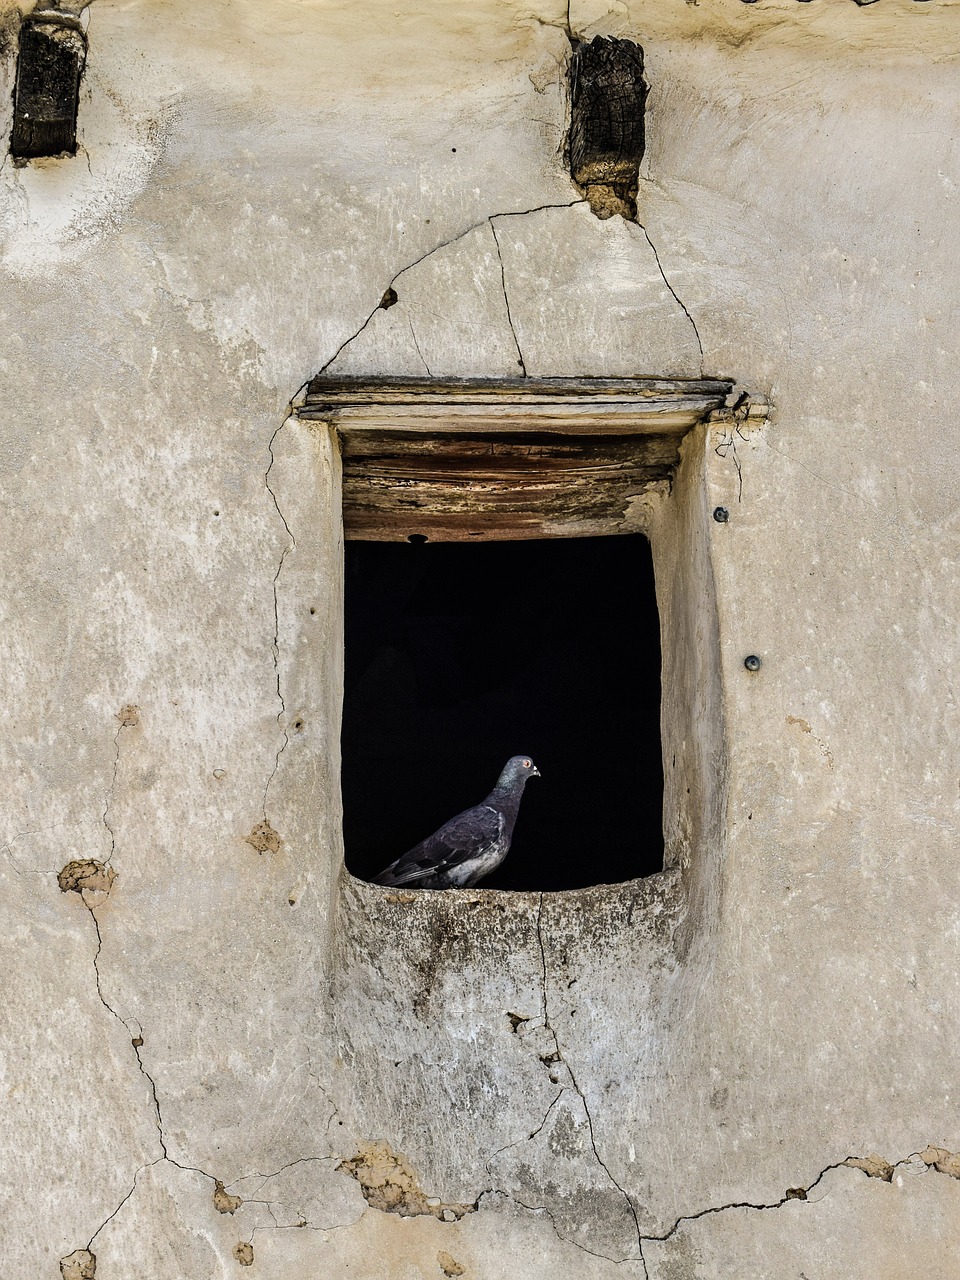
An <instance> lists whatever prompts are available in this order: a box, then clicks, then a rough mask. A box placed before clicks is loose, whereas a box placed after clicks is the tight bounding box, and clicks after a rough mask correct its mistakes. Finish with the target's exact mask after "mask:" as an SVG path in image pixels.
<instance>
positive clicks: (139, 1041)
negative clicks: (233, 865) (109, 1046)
mask: <svg viewBox="0 0 960 1280" xmlns="http://www.w3.org/2000/svg"><path fill="white" fill-rule="evenodd" d="M107 892H108V893H109V890H108V891H107ZM81 896H82V895H81ZM83 905H84V906H85V907H86V908H87V910H88V911H89V912H90V919H91V920H92V921H93V927H94V929H95V930H96V934H97V949H96V951H95V952H94V956H93V972H94V977H95V981H96V986H97V995H98V996H99V997H100V1003H101V1004H102V1005H103V1007H104V1008H105V1009H106V1010H107V1012H108V1013H111V1014H113V1016H114V1017H115V1018H116V1020H117V1021H118V1022H119V1023H120V1025H121V1026H122V1027H123V1029H124V1031H126V1033H127V1035H130V1043H131V1045H132V1047H133V1052H134V1053H135V1054H136V1058H137V1066H138V1067H139V1069H140V1071H141V1073H142V1075H143V1077H144V1079H145V1080H146V1081H147V1083H148V1084H149V1086H150V1094H151V1097H152V1098H153V1107H154V1115H155V1120H156V1125H157V1140H158V1142H159V1144H160V1150H161V1151H162V1153H163V1156H162V1158H163V1159H168V1156H167V1144H166V1140H165V1138H164V1133H163V1115H162V1113H161V1111H160V1098H159V1096H158V1095H157V1086H156V1082H155V1081H154V1079H153V1076H152V1075H151V1074H150V1072H149V1071H148V1070H147V1069H146V1067H145V1066H144V1065H143V1058H142V1057H141V1055H140V1048H141V1046H142V1045H143V1035H142V1030H143V1029H142V1028H141V1026H140V1024H139V1023H136V1030H135V1033H134V1034H133V1035H131V1031H133V1030H134V1028H132V1027H131V1026H130V1023H129V1022H128V1021H127V1019H126V1018H124V1017H122V1016H121V1015H120V1014H119V1013H118V1012H117V1011H116V1009H114V1007H113V1005H111V1004H110V1002H109V1001H108V1000H107V998H106V996H104V994H103V987H102V985H101V975H100V952H101V951H102V950H103V934H102V933H101V932H100V921H99V920H98V919H97V913H96V909H95V908H94V907H93V906H91V904H90V903H89V902H87V901H86V900H84V904H83ZM154 1163H156V1162H154Z"/></svg>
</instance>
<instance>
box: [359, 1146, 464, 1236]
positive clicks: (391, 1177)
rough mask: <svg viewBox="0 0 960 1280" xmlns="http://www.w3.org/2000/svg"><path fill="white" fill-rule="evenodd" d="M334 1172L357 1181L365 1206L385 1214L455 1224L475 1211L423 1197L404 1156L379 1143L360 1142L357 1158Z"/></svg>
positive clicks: (415, 1176)
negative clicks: (428, 1216)
mask: <svg viewBox="0 0 960 1280" xmlns="http://www.w3.org/2000/svg"><path fill="white" fill-rule="evenodd" d="M337 1169H338V1171H339V1172H342V1173H349V1174H350V1176H351V1177H353V1178H356V1180H357V1182H359V1184H360V1190H361V1191H362V1192H363V1198H364V1199H365V1200H366V1202H367V1204H369V1205H370V1206H371V1207H372V1208H374V1209H380V1210H382V1211H383V1212H384V1213H398V1214H400V1216H401V1217H402V1218H415V1217H419V1216H420V1215H424V1214H432V1215H433V1217H435V1218H439V1219H440V1220H441V1222H455V1221H457V1220H458V1219H459V1218H462V1217H464V1216H465V1215H466V1214H468V1213H473V1212H474V1211H475V1210H476V1208H477V1206H476V1204H444V1203H443V1202H442V1201H440V1200H438V1199H436V1198H433V1197H428V1196H426V1195H425V1194H424V1192H423V1191H422V1189H421V1187H420V1183H419V1180H418V1178H417V1175H416V1173H415V1172H414V1170H413V1168H412V1167H411V1165H410V1163H409V1161H408V1160H407V1158H406V1156H404V1155H403V1154H402V1153H401V1152H399V1151H396V1152H395V1151H394V1150H393V1148H392V1147H391V1146H390V1143H389V1142H384V1141H382V1140H381V1141H379V1142H361V1143H360V1146H359V1150H358V1153H357V1155H355V1156H354V1157H353V1159H352V1160H344V1161H342V1162H341V1163H340V1164H338V1165H337Z"/></svg>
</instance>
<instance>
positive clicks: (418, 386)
mask: <svg viewBox="0 0 960 1280" xmlns="http://www.w3.org/2000/svg"><path fill="white" fill-rule="evenodd" d="M731 386H732V384H731V383H729V382H725V381H719V380H716V379H706V378H690V379H683V378H673V379H670V378H604V379H581V378H552V379H540V380H533V379H518V380H516V381H511V382H496V381H492V380H491V381H484V380H470V381H460V382H453V381H451V382H446V383H440V382H433V381H429V380H426V379H424V380H422V381H421V380H418V379H413V378H411V379H399V380H396V381H392V382H383V383H377V382H373V383H371V382H369V381H367V382H361V381H360V380H356V381H351V380H349V379H342V380H336V381H334V380H332V379H331V380H329V381H327V380H325V379H323V378H317V379H314V381H313V382H312V383H311V384H310V386H309V388H308V390H307V396H306V401H305V403H304V405H303V407H302V408H301V409H300V410H299V414H300V416H301V417H304V418H317V419H322V420H323V421H327V422H331V423H333V424H335V425H336V427H337V429H338V430H340V431H341V432H346V431H349V430H352V429H356V428H359V429H364V430H378V431H428V432H431V433H434V434H436V433H438V432H447V431H449V432H468V433H469V432H473V433H476V432H486V431H491V432H503V431H508V430H517V431H534V432H537V431H539V432H545V433H555V434H560V435H586V434H600V435H623V434H625V433H632V432H637V433H652V434H663V433H664V432H665V431H668V432H673V433H675V434H677V435H682V434H683V433H684V432H685V431H688V430H689V429H690V427H692V426H694V425H695V424H696V423H697V422H699V421H701V419H703V418H704V417H705V416H706V415H707V414H708V413H710V412H711V411H712V410H715V409H719V408H721V407H722V406H723V404H724V402H725V400H726V397H727V395H728V394H729V392H730V390H731Z"/></svg>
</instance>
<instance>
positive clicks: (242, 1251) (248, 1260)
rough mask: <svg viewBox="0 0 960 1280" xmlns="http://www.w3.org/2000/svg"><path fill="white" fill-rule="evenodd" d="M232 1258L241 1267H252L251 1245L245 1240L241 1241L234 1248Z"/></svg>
mask: <svg viewBox="0 0 960 1280" xmlns="http://www.w3.org/2000/svg"><path fill="white" fill-rule="evenodd" d="M233 1256H234V1257H235V1258H236V1260H237V1261H238V1262H239V1263H240V1265H241V1267H252V1266H253V1245H252V1244H250V1243H249V1242H248V1241H246V1240H241V1241H240V1243H239V1244H238V1245H237V1246H236V1247H235V1248H234V1250H233Z"/></svg>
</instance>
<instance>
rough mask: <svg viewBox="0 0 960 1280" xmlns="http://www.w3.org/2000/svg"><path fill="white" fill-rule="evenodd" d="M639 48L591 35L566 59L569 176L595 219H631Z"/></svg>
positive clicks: (642, 86)
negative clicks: (584, 197) (568, 88)
mask: <svg viewBox="0 0 960 1280" xmlns="http://www.w3.org/2000/svg"><path fill="white" fill-rule="evenodd" d="M646 102H647V86H646V83H645V81H644V79H643V50H642V49H641V47H640V46H639V45H638V44H634V43H633V42H632V41H630V40H614V39H612V38H609V37H606V36H596V37H595V38H594V39H593V40H591V41H590V43H589V44H578V45H577V47H576V48H575V49H574V52H573V57H572V58H571V60H570V133H569V149H570V174H571V176H572V178H573V180H574V182H575V183H576V184H577V185H578V186H579V187H582V188H583V189H584V192H585V194H586V196H587V199H588V200H589V201H590V207H591V208H592V209H593V211H594V213H595V214H596V215H597V217H599V218H609V217H612V216H613V214H615V213H620V214H622V215H623V216H624V217H627V218H633V217H635V216H636V194H637V185H638V182H639V173H640V161H641V160H642V159H643V150H644V145H645V135H644V111H645V108H646Z"/></svg>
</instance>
